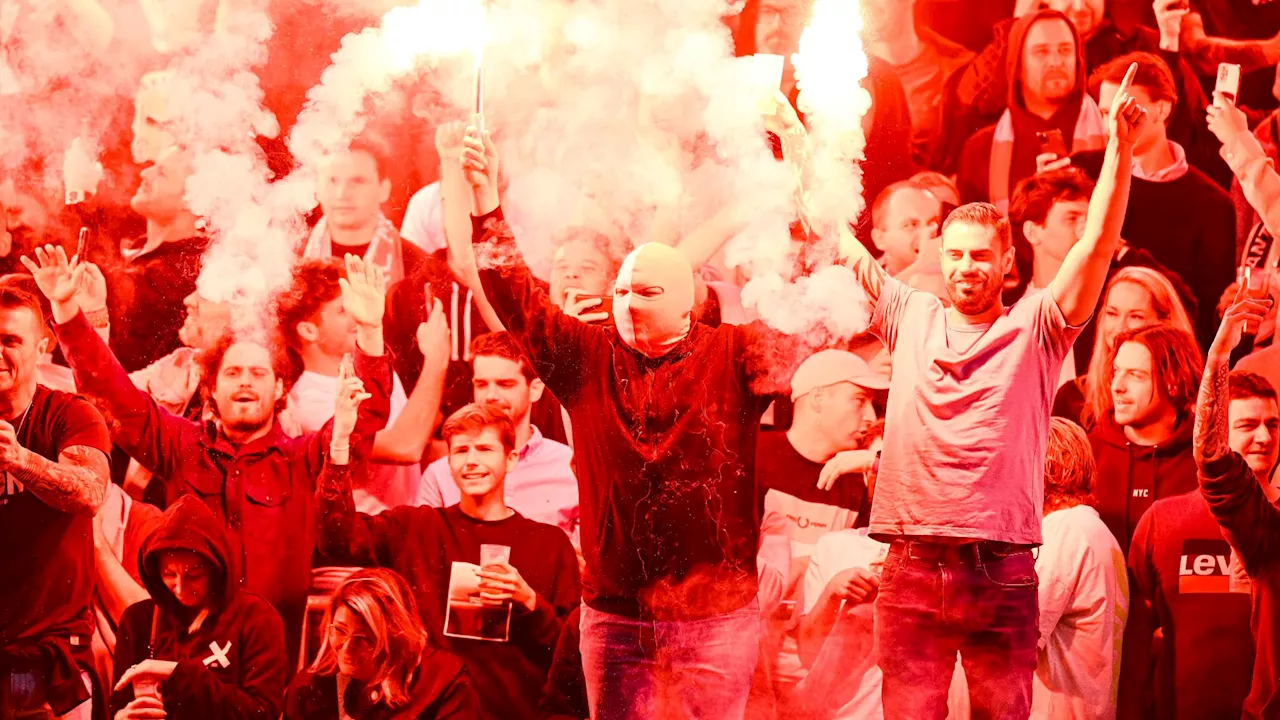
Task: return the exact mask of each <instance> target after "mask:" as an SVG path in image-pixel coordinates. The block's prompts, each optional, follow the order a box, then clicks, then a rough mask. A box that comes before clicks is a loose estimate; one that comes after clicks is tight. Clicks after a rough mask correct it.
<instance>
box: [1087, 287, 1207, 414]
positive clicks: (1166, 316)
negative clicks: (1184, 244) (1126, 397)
mask: <svg viewBox="0 0 1280 720" xmlns="http://www.w3.org/2000/svg"><path fill="white" fill-rule="evenodd" d="M1120 283H1131V284H1133V285H1137V286H1138V287H1140V288H1142V289H1143V290H1146V291H1147V294H1148V295H1150V296H1151V308H1152V309H1153V310H1155V313H1156V322H1155V323H1153V324H1154V325H1169V326H1171V327H1175V328H1177V329H1179V330H1185V331H1186V332H1188V333H1190V334H1191V336H1192V337H1195V328H1194V327H1193V326H1192V325H1191V317H1190V316H1189V315H1188V314H1187V309H1186V308H1185V307H1184V306H1183V305H1182V300H1181V299H1180V298H1179V297H1178V291H1177V290H1175V289H1174V288H1173V283H1171V282H1169V278H1167V277H1165V276H1164V273H1162V272H1160V271H1159V270H1153V269H1151V268H1147V267H1137V266H1133V267H1126V268H1121V269H1120V271H1119V272H1117V273H1116V274H1115V276H1114V277H1112V278H1111V281H1110V282H1108V283H1107V289H1106V292H1104V293H1103V294H1102V302H1100V303H1098V312H1099V313H1101V312H1102V311H1103V309H1104V308H1106V306H1107V300H1108V299H1109V298H1110V297H1111V290H1112V289H1113V288H1115V286H1117V285H1119V284H1120ZM1103 335H1104V333H1103V331H1102V318H1100V317H1099V318H1098V321H1097V334H1096V335H1095V336H1094V338H1093V355H1092V356H1090V358H1089V370H1088V372H1087V373H1086V375H1085V379H1084V388H1083V390H1084V409H1083V410H1082V411H1081V413H1080V424H1081V425H1083V426H1084V427H1085V428H1089V429H1092V428H1093V427H1094V426H1095V425H1097V424H1098V421H1099V420H1100V419H1102V418H1103V417H1105V416H1106V414H1107V413H1108V412H1110V411H1111V387H1110V382H1109V381H1108V378H1109V377H1110V370H1111V368H1110V367H1109V364H1110V356H1111V350H1112V348H1109V347H1107V342H1106V339H1105V338H1104V337H1103ZM1118 335H1119V333H1117V336H1118ZM1197 349H1198V348H1197Z"/></svg>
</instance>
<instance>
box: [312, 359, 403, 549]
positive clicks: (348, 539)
mask: <svg viewBox="0 0 1280 720" xmlns="http://www.w3.org/2000/svg"><path fill="white" fill-rule="evenodd" d="M368 398H369V393H366V392H365V391H364V383H363V382H361V380H360V378H358V377H356V376H355V375H354V373H352V372H351V371H350V370H349V369H348V361H347V360H343V362H342V365H341V366H340V368H339V370H338V395H337V397H336V398H335V408H334V414H333V419H332V420H331V421H330V424H329V427H330V428H331V431H332V434H331V436H330V441H329V447H328V453H327V457H326V461H325V463H324V467H323V468H322V469H321V471H320V478H319V480H317V481H316V518H317V524H318V526H319V533H318V545H319V548H320V552H322V553H324V554H325V555H326V556H328V557H330V558H332V559H334V560H337V561H342V562H352V563H355V564H358V565H366V566H367V565H389V564H390V561H391V556H392V554H393V552H394V548H396V547H400V546H401V545H402V544H403V542H404V535H403V529H402V528H401V527H400V526H399V522H398V520H399V518H400V517H401V516H402V515H403V512H404V510H403V509H397V510H389V511H387V512H385V513H382V514H381V515H377V516H369V515H365V514H363V513H358V512H356V503H355V498H354V497H353V496H352V494H351V471H352V465H351V436H352V433H353V432H354V431H355V429H356V425H357V423H358V414H359V411H358V408H359V405H360V403H361V402H362V401H364V400H367V399H368Z"/></svg>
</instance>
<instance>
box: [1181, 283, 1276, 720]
mask: <svg viewBox="0 0 1280 720" xmlns="http://www.w3.org/2000/svg"><path fill="white" fill-rule="evenodd" d="M1268 306H1269V303H1268V302H1266V301H1264V300H1257V299H1253V298H1249V297H1246V296H1245V295H1244V293H1240V294H1238V295H1237V296H1236V300H1235V303H1234V304H1232V306H1231V307H1230V308H1229V309H1228V310H1227V313H1226V317H1224V318H1223V320H1222V326H1221V327H1220V328H1219V329H1218V335H1217V337H1216V338H1214V341H1213V345H1212V346H1210V348H1209V357H1208V361H1207V362H1206V363H1205V373H1204V379H1203V380H1202V381H1201V383H1200V396H1199V398H1198V399H1197V401H1196V422H1195V435H1194V438H1193V440H1192V446H1193V448H1194V453H1195V458H1196V465H1197V466H1198V467H1199V469H1200V492H1201V494H1202V495H1204V499H1205V500H1207V501H1208V503H1209V509H1210V510H1211V511H1212V512H1213V516H1214V518H1215V519H1217V521H1218V525H1219V526H1221V528H1222V531H1223V534H1225V535H1226V537H1227V540H1228V541H1229V542H1230V543H1231V549H1232V550H1233V551H1234V552H1235V554H1236V555H1238V556H1239V560H1240V562H1239V565H1243V568H1244V572H1245V574H1247V576H1248V583H1249V593H1250V599H1251V607H1252V622H1251V626H1252V629H1253V638H1254V648H1255V658H1254V663H1253V682H1252V685H1251V688H1250V691H1249V696H1248V697H1247V698H1246V699H1245V701H1244V713H1243V714H1244V716H1245V717H1251V718H1252V717H1266V716H1268V715H1265V714H1264V711H1263V708H1264V707H1267V706H1273V705H1274V701H1273V698H1274V696H1275V693H1276V688H1277V686H1278V685H1280V652H1278V651H1280V618H1277V616H1276V609H1277V608H1280V593H1277V589H1278V588H1280V574H1277V571H1278V570H1280V565H1278V564H1277V560H1280V552H1277V551H1276V548H1277V544H1278V543H1280V509H1277V507H1276V506H1275V505H1274V504H1272V502H1271V500H1270V499H1269V498H1268V494H1267V490H1266V488H1264V483H1265V482H1266V479H1267V478H1269V477H1274V475H1275V468H1276V454H1277V445H1276V438H1277V433H1280V419H1277V410H1276V400H1275V395H1274V390H1275V389H1274V388H1271V390H1272V391H1273V394H1271V397H1270V398H1266V397H1258V398H1242V397H1238V396H1237V394H1236V391H1235V388H1234V387H1233V386H1239V385H1240V384H1241V383H1238V382H1235V379H1234V378H1232V377H1231V376H1230V375H1229V374H1228V366H1229V363H1230V360H1231V351H1232V350H1233V349H1234V348H1235V346H1236V345H1238V344H1239V342H1240V336H1241V334H1242V331H1243V330H1244V328H1245V327H1247V326H1250V325H1252V327H1257V326H1258V323H1259V322H1261V320H1262V317H1263V315H1265V314H1266V312H1267V309H1268ZM1255 384H1258V383H1255ZM1253 394H1261V395H1265V394H1266V392H1265V388H1264V389H1263V392H1261V393H1257V392H1254V393H1253ZM1241 400H1246V401H1247V403H1246V404H1241V402H1240V401H1241ZM1237 413H1238V414H1237ZM1271 709H1274V708H1271ZM1268 712H1270V710H1268Z"/></svg>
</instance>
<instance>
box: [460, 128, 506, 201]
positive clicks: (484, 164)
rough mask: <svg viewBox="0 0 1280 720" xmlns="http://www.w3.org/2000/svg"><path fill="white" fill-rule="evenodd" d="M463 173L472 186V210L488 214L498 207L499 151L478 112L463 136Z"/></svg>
mask: <svg viewBox="0 0 1280 720" xmlns="http://www.w3.org/2000/svg"><path fill="white" fill-rule="evenodd" d="M461 162H462V174H463V175H464V176H466V178H467V184H468V185H470V186H471V214H472V215H475V216H476V217H480V216H482V215H488V214H489V213H491V212H493V211H494V210H495V209H496V208H497V207H498V152H497V150H496V149H494V147H493V140H492V139H491V138H490V137H489V133H488V132H487V131H485V130H481V127H480V121H479V116H475V117H473V118H472V119H471V124H470V125H468V126H467V131H466V134H465V135H464V136H463V139H462V161H461Z"/></svg>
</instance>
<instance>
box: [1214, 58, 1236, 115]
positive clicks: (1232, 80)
mask: <svg viewBox="0 0 1280 720" xmlns="http://www.w3.org/2000/svg"><path fill="white" fill-rule="evenodd" d="M1213 92H1214V94H1217V93H1222V94H1223V95H1225V96H1226V97H1228V98H1230V99H1231V104H1233V105H1234V104H1235V102H1236V97H1238V96H1239V94H1240V66H1239V65H1235V64H1232V63H1220V64H1219V65H1218V79H1217V81H1216V82H1215V83H1214V85H1213Z"/></svg>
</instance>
